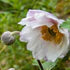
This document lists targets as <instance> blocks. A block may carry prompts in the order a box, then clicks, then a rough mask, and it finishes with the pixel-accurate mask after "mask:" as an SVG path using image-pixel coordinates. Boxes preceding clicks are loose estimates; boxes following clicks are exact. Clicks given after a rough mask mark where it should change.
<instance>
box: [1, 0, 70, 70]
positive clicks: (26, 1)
mask: <svg viewBox="0 0 70 70" xmlns="http://www.w3.org/2000/svg"><path fill="white" fill-rule="evenodd" d="M29 9H41V10H44V11H48V12H51V13H53V14H54V15H56V16H57V17H58V18H62V19H67V18H69V17H70V0H0V36H1V35H2V33H3V32H5V31H15V30H18V31H20V30H21V29H22V28H23V27H22V26H21V25H18V24H17V23H18V22H19V21H20V20H21V19H22V18H23V17H25V16H26V13H27V11H28V10H29ZM5 46H6V45H4V44H2V43H1V42H0V70H8V69H9V68H12V67H13V68H15V69H16V70H39V67H38V64H37V62H36V60H34V59H33V58H32V54H31V52H30V51H28V50H27V49H26V43H23V42H20V41H19V37H18V36H17V40H16V41H15V43H14V44H13V45H10V46H7V47H6V48H5V49H4V50H3V51H2V49H3V48H4V47H5ZM1 51H2V52H1ZM43 66H44V68H45V70H70V51H69V52H68V54H67V55H66V56H65V58H63V59H62V60H61V59H59V60H57V61H56V62H54V63H52V62H43Z"/></svg>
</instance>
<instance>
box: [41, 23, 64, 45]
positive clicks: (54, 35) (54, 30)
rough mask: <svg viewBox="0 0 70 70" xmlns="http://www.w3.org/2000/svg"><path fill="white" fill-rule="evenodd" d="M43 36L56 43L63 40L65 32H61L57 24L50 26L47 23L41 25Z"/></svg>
mask: <svg viewBox="0 0 70 70" xmlns="http://www.w3.org/2000/svg"><path fill="white" fill-rule="evenodd" d="M41 33H42V38H43V39H44V40H46V41H54V42H55V43H56V44H59V43H60V42H61V40H62V37H63V34H62V33H60V32H59V30H58V27H57V25H56V24H54V25H53V26H51V27H50V28H49V27H47V26H46V25H44V26H41Z"/></svg>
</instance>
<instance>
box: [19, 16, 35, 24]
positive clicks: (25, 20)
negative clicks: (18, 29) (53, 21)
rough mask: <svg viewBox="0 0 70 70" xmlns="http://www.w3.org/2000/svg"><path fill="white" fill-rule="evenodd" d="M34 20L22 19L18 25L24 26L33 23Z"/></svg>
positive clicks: (29, 18) (31, 18)
mask: <svg viewBox="0 0 70 70" xmlns="http://www.w3.org/2000/svg"><path fill="white" fill-rule="evenodd" d="M35 20H36V19H35V18H34V17H28V18H23V19H22V20H21V21H20V22H19V23H18V24H21V25H26V24H28V23H31V22H32V21H35Z"/></svg>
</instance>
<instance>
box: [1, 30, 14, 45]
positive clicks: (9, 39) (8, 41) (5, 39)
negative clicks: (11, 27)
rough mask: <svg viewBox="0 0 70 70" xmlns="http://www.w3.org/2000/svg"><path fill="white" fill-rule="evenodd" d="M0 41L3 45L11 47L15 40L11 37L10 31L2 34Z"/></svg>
mask: <svg viewBox="0 0 70 70" xmlns="http://www.w3.org/2000/svg"><path fill="white" fill-rule="evenodd" d="M1 40H2V42H3V43H4V44H6V45H11V44H13V43H14V41H15V38H14V36H13V35H12V32H10V31H7V32H4V33H3V34H2V36H1Z"/></svg>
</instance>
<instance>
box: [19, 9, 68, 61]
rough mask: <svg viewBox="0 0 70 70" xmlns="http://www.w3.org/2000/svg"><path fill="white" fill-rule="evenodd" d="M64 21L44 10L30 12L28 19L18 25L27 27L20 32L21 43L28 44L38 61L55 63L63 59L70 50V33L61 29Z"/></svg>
mask: <svg viewBox="0 0 70 70" xmlns="http://www.w3.org/2000/svg"><path fill="white" fill-rule="evenodd" d="M63 22H64V20H61V19H58V18H57V17H55V16H54V15H53V14H51V13H48V12H45V11H42V10H29V11H28V13H27V15H26V18H23V19H22V20H21V21H20V22H19V23H18V24H21V25H22V26H25V27H24V28H23V29H22V31H21V32H20V41H22V42H27V43H28V44H27V49H28V50H30V51H32V54H33V57H34V58H35V59H37V60H41V59H44V60H47V61H52V62H54V61H55V60H56V59H57V58H63V57H64V56H65V55H66V53H67V52H68V48H69V33H68V30H67V29H64V28H61V27H60V24H62V23H63Z"/></svg>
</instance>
